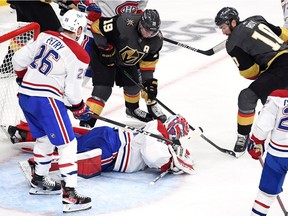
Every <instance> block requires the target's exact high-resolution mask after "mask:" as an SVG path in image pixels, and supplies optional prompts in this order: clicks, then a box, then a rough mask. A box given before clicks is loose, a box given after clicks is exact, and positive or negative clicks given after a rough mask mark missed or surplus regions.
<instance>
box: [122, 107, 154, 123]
mask: <svg viewBox="0 0 288 216" xmlns="http://www.w3.org/2000/svg"><path fill="white" fill-rule="evenodd" d="M126 114H127V116H128V117H131V118H136V119H138V120H140V121H142V122H149V121H151V120H153V118H152V116H151V115H150V114H149V113H147V112H145V111H143V110H141V109H139V108H136V109H129V108H126Z"/></svg>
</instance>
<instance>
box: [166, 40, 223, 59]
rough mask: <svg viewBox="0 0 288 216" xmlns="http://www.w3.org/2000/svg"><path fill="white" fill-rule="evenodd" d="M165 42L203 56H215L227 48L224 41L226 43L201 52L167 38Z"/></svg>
mask: <svg viewBox="0 0 288 216" xmlns="http://www.w3.org/2000/svg"><path fill="white" fill-rule="evenodd" d="M163 40H164V41H166V42H169V43H172V44H174V45H176V46H179V47H183V48H186V49H189V50H192V51H193V52H198V53H201V54H203V55H207V56H211V55H214V54H215V53H217V52H219V51H221V50H223V49H224V48H225V45H226V40H224V41H222V42H221V43H219V44H217V45H216V46H214V47H212V48H211V49H209V50H200V49H197V48H194V47H191V46H189V45H187V44H183V43H180V42H178V41H174V40H171V39H168V38H165V37H164V38H163Z"/></svg>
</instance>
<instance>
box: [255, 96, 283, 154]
mask: <svg viewBox="0 0 288 216" xmlns="http://www.w3.org/2000/svg"><path fill="white" fill-rule="evenodd" d="M270 132H271V134H270ZM252 134H253V135H254V136H255V137H256V138H257V139H259V140H265V139H266V138H267V137H268V136H269V134H270V141H269V144H268V148H267V151H268V152H269V153H270V154H272V155H274V156H277V157H288V90H276V91H273V92H272V93H271V94H270V96H269V97H268V99H267V102H266V104H265V105H264V106H263V108H262V110H261V112H260V115H259V116H258V118H257V120H256V121H255V123H254V125H253V130H252Z"/></svg>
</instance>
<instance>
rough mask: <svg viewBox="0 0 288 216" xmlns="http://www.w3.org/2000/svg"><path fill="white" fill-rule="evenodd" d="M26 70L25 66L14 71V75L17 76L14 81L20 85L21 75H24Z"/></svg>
mask: <svg viewBox="0 0 288 216" xmlns="http://www.w3.org/2000/svg"><path fill="white" fill-rule="evenodd" d="M26 72H27V68H25V69H24V70H21V71H15V73H16V75H17V78H16V83H17V84H18V85H19V86H20V85H21V84H22V80H23V77H24V75H25V74H26Z"/></svg>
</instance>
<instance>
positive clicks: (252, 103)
mask: <svg viewBox="0 0 288 216" xmlns="http://www.w3.org/2000/svg"><path fill="white" fill-rule="evenodd" d="M258 99H259V98H258V96H257V95H256V94H255V93H254V92H253V91H252V90H251V89H249V88H246V89H243V90H242V91H241V92H240V94H239V97H238V107H239V109H240V110H247V111H248V110H249V111H250V110H251V111H252V110H253V112H254V110H255V107H256V105H257V101H258Z"/></svg>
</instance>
